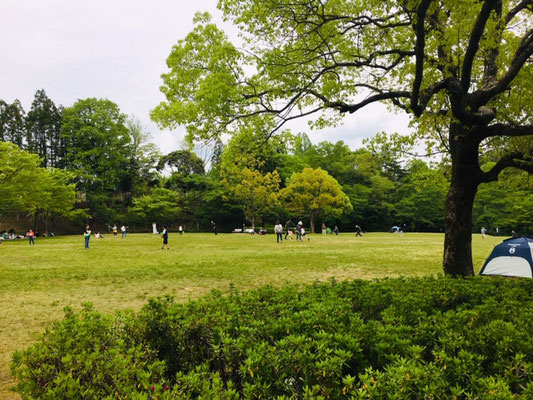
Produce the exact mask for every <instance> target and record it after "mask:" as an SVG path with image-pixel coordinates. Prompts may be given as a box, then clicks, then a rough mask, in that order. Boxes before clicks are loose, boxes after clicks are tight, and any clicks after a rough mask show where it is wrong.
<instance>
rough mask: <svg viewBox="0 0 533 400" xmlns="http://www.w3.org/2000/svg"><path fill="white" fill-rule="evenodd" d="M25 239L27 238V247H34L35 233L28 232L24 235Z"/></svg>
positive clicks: (31, 230)
mask: <svg viewBox="0 0 533 400" xmlns="http://www.w3.org/2000/svg"><path fill="white" fill-rule="evenodd" d="M26 237H27V238H28V243H29V245H30V246H35V233H33V229H30V230H28V233H26Z"/></svg>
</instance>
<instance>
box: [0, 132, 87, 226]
mask: <svg viewBox="0 0 533 400" xmlns="http://www.w3.org/2000/svg"><path fill="white" fill-rule="evenodd" d="M40 164H41V160H40V159H39V157H38V156H37V155H36V154H30V153H28V152H26V151H24V150H21V149H20V148H19V147H17V146H16V145H15V144H13V143H5V142H0V186H1V187H2V194H1V196H0V216H2V215H3V214H10V213H15V212H23V213H26V214H28V215H31V216H34V215H35V214H36V213H37V212H47V213H55V214H57V215H64V216H67V217H74V216H76V215H79V214H80V212H81V213H82V214H83V211H79V212H75V211H74V210H73V208H74V204H75V203H76V199H75V188H74V185H72V184H70V183H69V181H70V179H71V175H70V174H69V173H68V172H66V171H63V170H58V169H46V168H42V167H40Z"/></svg>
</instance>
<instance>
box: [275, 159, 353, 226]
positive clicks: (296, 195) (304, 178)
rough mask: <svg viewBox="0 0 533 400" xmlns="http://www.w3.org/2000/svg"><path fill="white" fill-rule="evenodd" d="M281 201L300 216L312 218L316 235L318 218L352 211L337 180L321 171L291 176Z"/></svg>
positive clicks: (311, 170) (312, 170)
mask: <svg viewBox="0 0 533 400" xmlns="http://www.w3.org/2000/svg"><path fill="white" fill-rule="evenodd" d="M280 197H281V198H283V199H284V201H285V204H286V207H287V208H288V209H289V210H290V211H292V212H293V213H295V214H296V215H298V216H304V215H305V216H307V215H308V216H309V218H310V224H311V232H313V233H314V231H315V221H316V218H317V217H323V218H328V217H339V216H340V215H341V214H342V213H343V212H349V211H351V210H352V205H351V204H350V200H349V199H348V197H347V196H346V195H345V194H344V193H343V191H342V189H341V187H340V185H339V183H338V182H337V180H336V179H335V178H333V177H331V176H330V175H329V174H328V173H327V172H326V171H324V170H322V169H320V168H318V169H312V168H304V170H303V171H302V172H299V173H296V174H294V175H293V176H291V178H290V179H289V181H288V184H287V187H286V188H284V189H283V190H281V192H280Z"/></svg>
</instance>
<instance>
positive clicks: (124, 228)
mask: <svg viewBox="0 0 533 400" xmlns="http://www.w3.org/2000/svg"><path fill="white" fill-rule="evenodd" d="M108 227H109V226H108ZM111 231H112V232H113V236H118V228H117V225H116V224H115V225H113V227H112V228H111ZM120 232H121V233H122V239H124V238H125V237H128V227H127V226H126V225H122V226H121V227H120Z"/></svg>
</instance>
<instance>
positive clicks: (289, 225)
mask: <svg viewBox="0 0 533 400" xmlns="http://www.w3.org/2000/svg"><path fill="white" fill-rule="evenodd" d="M290 229H291V220H290V219H289V220H288V221H287V222H285V240H286V239H287V236H288V235H289V230H290Z"/></svg>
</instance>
